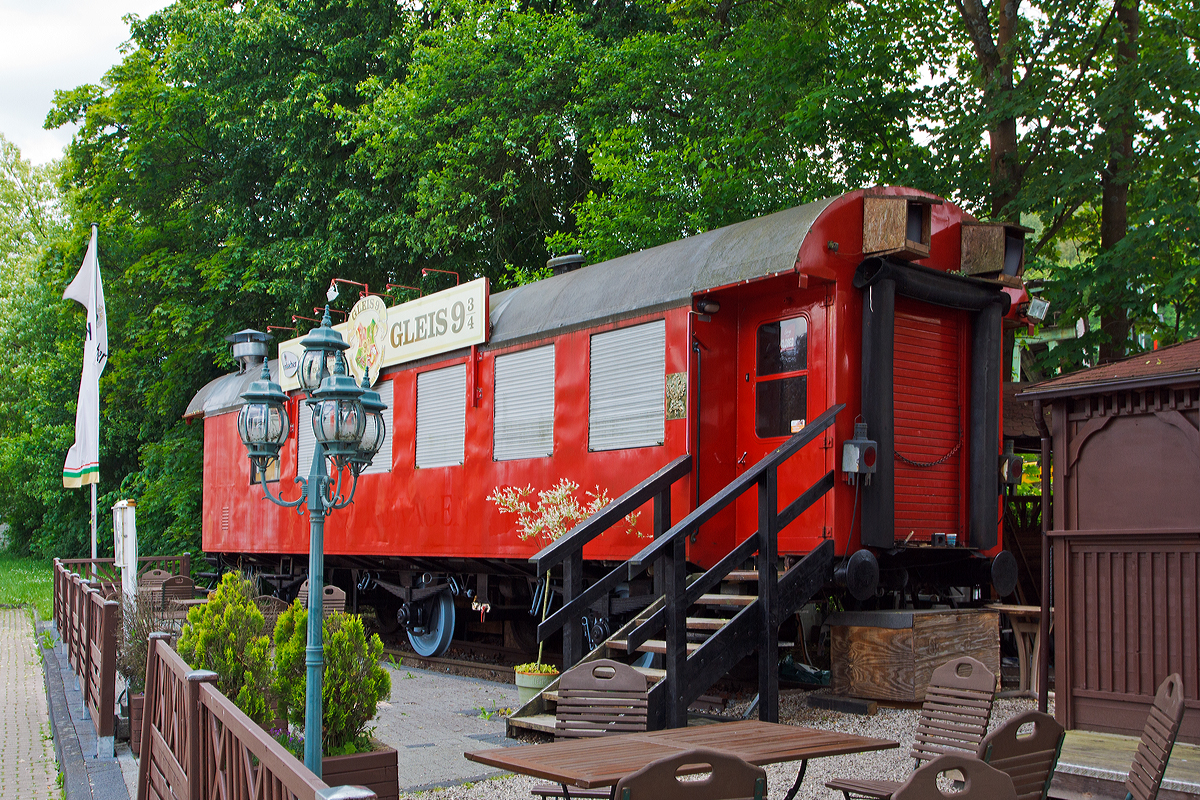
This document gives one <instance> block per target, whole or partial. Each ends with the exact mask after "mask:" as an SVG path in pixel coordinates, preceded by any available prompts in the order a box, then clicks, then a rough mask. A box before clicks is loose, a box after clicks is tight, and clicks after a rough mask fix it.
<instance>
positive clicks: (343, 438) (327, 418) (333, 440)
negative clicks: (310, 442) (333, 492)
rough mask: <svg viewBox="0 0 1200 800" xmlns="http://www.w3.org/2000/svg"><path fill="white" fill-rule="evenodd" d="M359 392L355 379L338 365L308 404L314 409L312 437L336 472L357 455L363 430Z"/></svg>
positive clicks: (363, 416)
mask: <svg viewBox="0 0 1200 800" xmlns="http://www.w3.org/2000/svg"><path fill="white" fill-rule="evenodd" d="M362 393H363V390H362V389H360V388H359V387H358V384H356V383H355V382H354V378H352V377H350V376H349V375H347V374H346V370H345V369H344V368H343V367H342V365H341V364H340V363H338V364H336V365H335V368H334V373H333V374H332V375H330V376H329V377H328V378H326V379H325V380H323V381H321V388H319V389H317V390H316V391H315V392H313V396H312V400H310V401H309V404H310V405H311V406H312V410H313V415H312V426H313V435H314V436H315V437H316V439H317V441H318V442H320V443H321V444H322V445H323V446H324V447H325V455H326V456H327V457H329V458H332V459H334V463H335V464H336V465H337V466H338V468H339V469H340V468H341V467H344V466H345V465H346V463H347V462H348V461H349V460H350V458H351V456H353V455H354V454H355V453H357V452H358V446H359V442H361V441H362V438H363V432H364V431H365V429H366V412H365V411H364V410H363V404H362V400H361V397H362Z"/></svg>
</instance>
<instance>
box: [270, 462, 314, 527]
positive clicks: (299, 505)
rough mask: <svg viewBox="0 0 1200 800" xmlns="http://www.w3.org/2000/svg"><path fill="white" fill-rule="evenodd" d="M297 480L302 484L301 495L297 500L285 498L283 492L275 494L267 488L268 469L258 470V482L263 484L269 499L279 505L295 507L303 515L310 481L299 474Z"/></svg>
mask: <svg viewBox="0 0 1200 800" xmlns="http://www.w3.org/2000/svg"><path fill="white" fill-rule="evenodd" d="M295 480H296V483H298V484H300V497H299V498H298V499H296V500H284V499H283V494H282V493H280V495H279V496H275V495H273V494H271V490H270V489H269V488H267V471H266V470H265V469H260V470H259V471H258V482H259V483H260V484H261V485H262V489H263V493H264V494H265V495H266V496H267V499H268V500H270V501H271V502H272V503H274V504H275V505H277V506H283V507H284V508H294V509H296V513H297V514H300V515H301V516H303V514H304V501H305V500H306V499H307V498H308V481H306V480H305V479H304V478H301V477H299V476H297V477H296V479H295Z"/></svg>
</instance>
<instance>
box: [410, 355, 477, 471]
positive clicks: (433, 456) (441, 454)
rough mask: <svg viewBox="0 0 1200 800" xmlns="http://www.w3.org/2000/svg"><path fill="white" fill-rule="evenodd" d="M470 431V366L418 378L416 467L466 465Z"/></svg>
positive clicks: (438, 371) (441, 370) (456, 367)
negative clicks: (465, 458)
mask: <svg viewBox="0 0 1200 800" xmlns="http://www.w3.org/2000/svg"><path fill="white" fill-rule="evenodd" d="M466 430H467V365H466V364H456V365H454V366H453V367H446V368H444V369H435V370H432V371H430V372H422V373H421V374H420V375H418V376H417V467H418V469H419V468H422V467H447V466H451V465H454V464H461V463H463V451H464V445H465V439H466Z"/></svg>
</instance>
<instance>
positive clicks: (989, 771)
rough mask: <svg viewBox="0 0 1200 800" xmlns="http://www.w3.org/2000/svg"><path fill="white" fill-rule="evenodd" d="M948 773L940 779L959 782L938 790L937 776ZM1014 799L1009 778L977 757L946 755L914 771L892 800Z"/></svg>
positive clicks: (1014, 792)
mask: <svg viewBox="0 0 1200 800" xmlns="http://www.w3.org/2000/svg"><path fill="white" fill-rule="evenodd" d="M947 772H948V773H950V774H949V775H948V776H946V777H945V778H944V779H943V780H954V781H961V785H960V784H958V783H955V784H954V788H953V789H950V791H945V792H944V791H942V790H941V788H939V787H938V776H939V775H943V774H944V773H947ZM942 798H946V800H1016V799H1017V790H1016V789H1014V788H1013V782H1012V778H1010V777H1008V775H1006V774H1004V773H1003V772H1001V771H1000V770H998V769H996V768H995V767H993V766H990V765H989V764H985V763H984V762H982V761H980V760H979V759H978V758H975V757H974V756H970V755H960V754H958V753H947V754H946V755H943V756H938V757H937V758H935V759H933V760H931V761H928V762H926V764H925V766H923V767H921V768H920V769H918V770H917V771H916V772H914V773H913V774H912V775H911V776H910V777H909V779H908V780H907V781H905V782H904V784H903V785H901V786H900V788H898V789H896V793H895V794H893V795H892V799H893V800H941V799H942Z"/></svg>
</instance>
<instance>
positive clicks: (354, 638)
mask: <svg viewBox="0 0 1200 800" xmlns="http://www.w3.org/2000/svg"><path fill="white" fill-rule="evenodd" d="M322 631H323V633H322V638H323V643H324V646H325V675H324V678H323V679H322V682H321V702H322V705H323V707H324V714H323V717H322V723H321V724H322V733H323V742H322V752H323V753H324V754H325V755H327V756H333V755H344V754H346V753H353V752H359V751H361V750H366V749H369V748H370V743H369V742H368V741H367V739H368V736H367V723H369V722H370V721H371V720H372V719H373V718H374V717H375V712H376V706H377V705H378V703H379V701H380V700H386V699H387V698H388V697H390V696H391V693H392V681H391V678H390V677H389V676H388V671H387V670H386V669H385V668H384V667H382V666H380V664H379V659H380V657H381V656H382V655H383V642H382V641H380V639H379V636H378V634H372V635H371V638H370V639H368V638H367V635H366V629H365V628H364V627H363V622H362V617H360V616H358V615H357V614H342V613H340V612H339V613H336V614H333V615H331V616H329V617H328V618H326V619H325V621H324V626H323V627H322ZM307 642H308V611H307V610H306V609H304V608H302V607H301V606H300V603H299V601H297V602H295V603H292V605H291V607H290V608H288V610H287V611H285V612H283V613H282V614H280V615H279V621H278V622H276V623H275V695H276V698H277V699H278V702H279V706H278V708H279V715H280V716H281V717H284V718H285V719H286V720H287V721H288V722H291V723H292V724H293V725H296V726H298V727H302V726H303V725H304V692H305V688H306V684H307V680H306V678H307V676H306V671H305V665H304V648H305V646H306V644H307Z"/></svg>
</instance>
